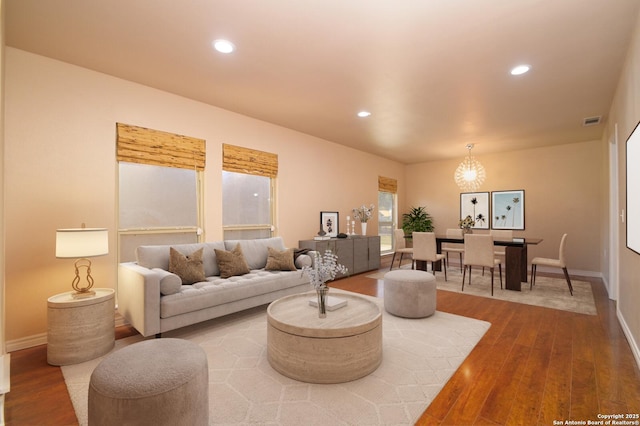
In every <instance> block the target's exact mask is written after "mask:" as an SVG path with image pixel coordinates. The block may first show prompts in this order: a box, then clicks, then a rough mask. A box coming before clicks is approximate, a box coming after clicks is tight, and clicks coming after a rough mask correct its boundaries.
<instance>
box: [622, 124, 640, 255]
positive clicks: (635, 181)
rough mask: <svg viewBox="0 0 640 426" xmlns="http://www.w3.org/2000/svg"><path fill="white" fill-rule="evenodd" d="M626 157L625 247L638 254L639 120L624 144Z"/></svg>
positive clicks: (639, 226)
mask: <svg viewBox="0 0 640 426" xmlns="http://www.w3.org/2000/svg"><path fill="white" fill-rule="evenodd" d="M626 157H627V214H626V216H627V217H626V218H625V219H626V223H627V248H628V249H630V250H633V251H634V252H636V253H638V254H640V191H638V186H639V185H640V169H638V164H640V122H638V124H636V127H635V129H633V132H631V135H630V136H629V139H627V145H626Z"/></svg>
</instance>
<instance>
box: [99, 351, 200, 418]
mask: <svg viewBox="0 0 640 426" xmlns="http://www.w3.org/2000/svg"><path fill="white" fill-rule="evenodd" d="M88 411H89V413H88V415H89V425H109V426H112V425H125V424H126V425H207V424H208V422H209V367H208V363H207V355H206V353H205V352H204V350H203V349H202V348H201V347H200V346H198V345H196V344H195V343H192V342H189V341H187V340H182V339H154V340H146V341H144V342H140V343H135V344H133V345H131V346H127V347H125V348H123V349H120V350H118V351H116V352H114V353H112V354H111V355H108V356H107V357H105V359H104V360H102V361H101V362H100V364H98V366H97V367H96V369H95V370H94V371H93V373H92V374H91V381H90V383H89V408H88Z"/></svg>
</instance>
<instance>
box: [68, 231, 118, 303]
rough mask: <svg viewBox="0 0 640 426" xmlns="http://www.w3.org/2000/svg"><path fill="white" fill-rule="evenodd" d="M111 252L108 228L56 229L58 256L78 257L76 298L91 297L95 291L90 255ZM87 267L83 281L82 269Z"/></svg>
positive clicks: (73, 285)
mask: <svg viewBox="0 0 640 426" xmlns="http://www.w3.org/2000/svg"><path fill="white" fill-rule="evenodd" d="M105 254H109V232H108V231H107V229H106V228H85V227H84V224H83V226H82V228H68V229H58V230H56V257H57V258H60V259H70V258H73V259H77V260H76V262H75V264H74V266H75V277H74V278H73V281H72V282H71V286H72V287H73V289H74V290H75V293H73V294H72V296H73V297H74V298H82V297H91V296H94V295H95V292H94V291H93V290H91V287H93V277H92V276H91V261H90V260H89V259H88V258H89V257H95V256H103V255H105ZM82 268H86V277H85V280H86V283H82V277H81V276H80V270H81V269H82Z"/></svg>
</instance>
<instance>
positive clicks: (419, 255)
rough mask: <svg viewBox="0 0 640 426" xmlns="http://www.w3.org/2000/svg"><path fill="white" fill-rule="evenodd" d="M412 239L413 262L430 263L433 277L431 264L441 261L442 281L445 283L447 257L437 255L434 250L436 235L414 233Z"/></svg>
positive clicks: (435, 249) (433, 271)
mask: <svg viewBox="0 0 640 426" xmlns="http://www.w3.org/2000/svg"><path fill="white" fill-rule="evenodd" d="M412 237H413V262H414V264H415V262H417V261H419V260H422V261H425V262H431V272H432V273H433V275H435V270H434V269H433V263H434V262H438V261H440V260H442V261H443V262H444V268H443V270H444V280H445V281H447V257H446V256H445V255H444V254H442V253H438V250H437V248H436V234H434V233H433V232H414V233H413V234H412Z"/></svg>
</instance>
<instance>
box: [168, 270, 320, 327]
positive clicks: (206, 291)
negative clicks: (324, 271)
mask: <svg viewBox="0 0 640 426" xmlns="http://www.w3.org/2000/svg"><path fill="white" fill-rule="evenodd" d="M296 286H302V287H303V288H302V289H301V292H302V291H305V290H313V288H312V287H311V285H310V284H309V278H308V277H307V276H306V275H305V274H301V273H300V271H265V270H264V269H259V270H253V271H251V272H250V273H248V274H245V275H241V276H236V277H231V278H227V279H223V278H220V277H207V280H206V281H204V282H201V283H196V284H194V285H185V286H182V288H181V290H180V291H179V292H178V293H176V294H172V295H170V296H164V297H162V298H161V299H160V318H169V317H173V316H176V315H181V314H188V313H192V312H196V311H198V310H201V309H202V310H206V309H211V308H213V307H215V306H219V305H224V304H234V303H236V302H238V301H241V300H243V299H247V298H253V297H260V296H262V295H265V294H269V293H272V292H276V293H277V292H279V291H282V290H284V289H288V288H291V287H296ZM273 300H275V299H273Z"/></svg>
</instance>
